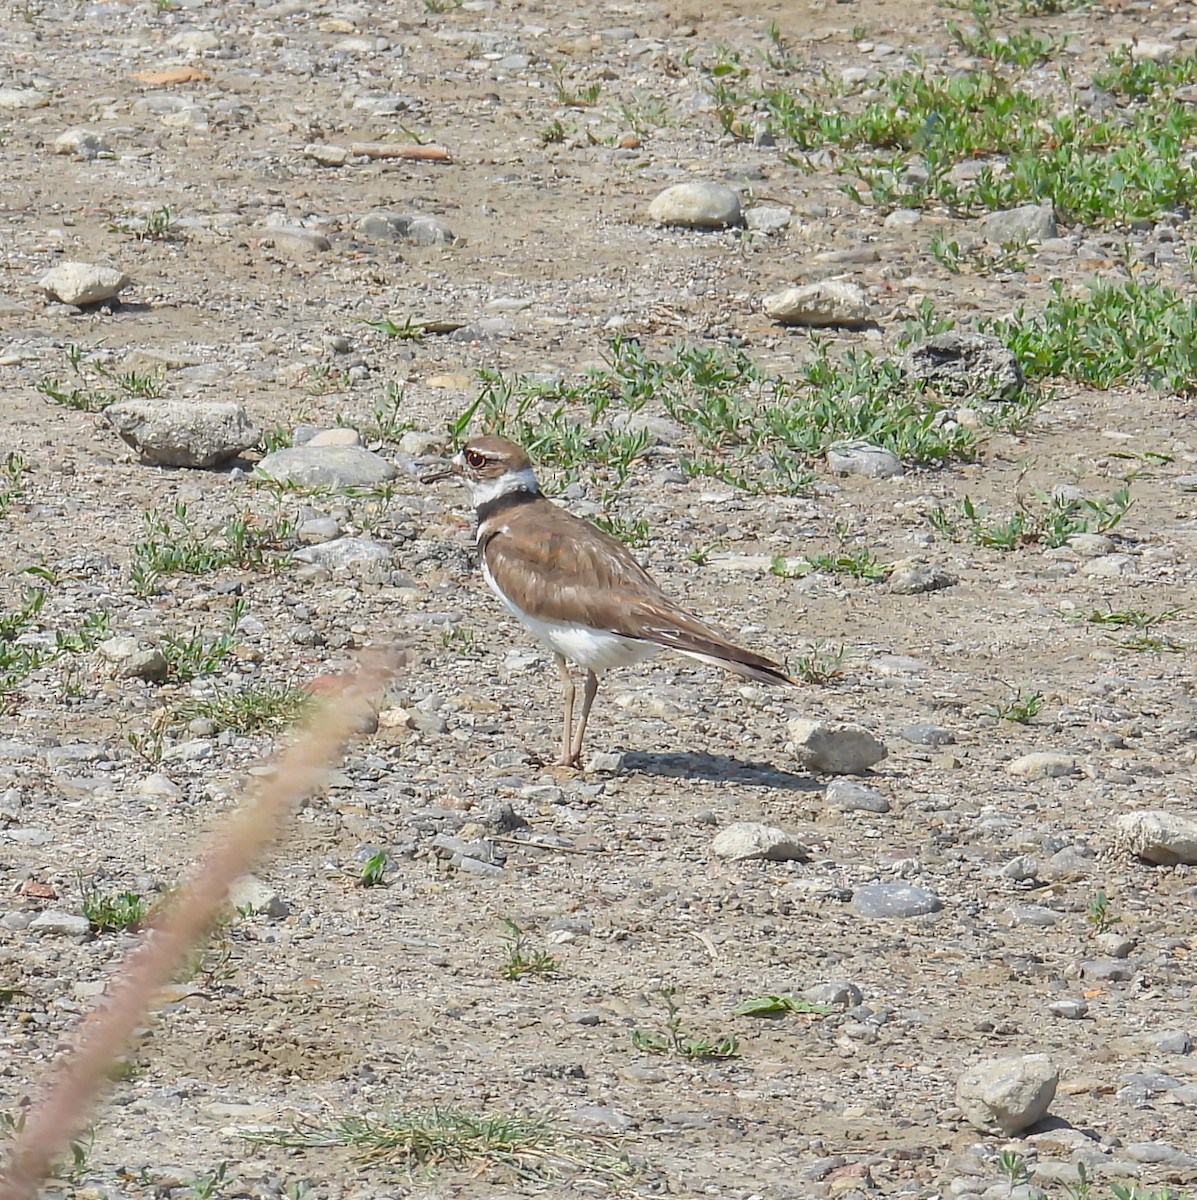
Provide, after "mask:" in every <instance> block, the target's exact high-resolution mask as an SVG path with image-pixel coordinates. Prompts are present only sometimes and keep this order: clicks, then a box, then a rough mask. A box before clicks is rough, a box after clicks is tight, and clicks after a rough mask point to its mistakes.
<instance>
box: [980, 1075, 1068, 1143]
mask: <svg viewBox="0 0 1197 1200" xmlns="http://www.w3.org/2000/svg"><path fill="white" fill-rule="evenodd" d="M1059 1080H1060V1072H1059V1070H1058V1069H1057V1068H1056V1066H1055V1064H1054V1063H1053V1062H1052V1061H1051V1059H1050V1058H1048V1056H1047V1055H1046V1054H1025V1055H1020V1056H1017V1057H1011V1058H997V1059H990V1060H988V1061H986V1062H983V1063H979V1064H978V1065H977V1066H975V1067H973V1068H972V1069H971V1070H969V1071H966V1072H965V1073H964V1074H963V1075H961V1076H960V1078H959V1080H958V1081H957V1083H956V1103H957V1105H958V1106H959V1107H960V1110H961V1112H962V1113H963V1114H964V1118H965V1120H966V1121H968V1122H969V1124H970V1125H973V1126H975V1127H976V1128H977V1129H980V1130H983V1131H984V1132H986V1133H1000V1134H1004V1135H1005V1136H1007V1137H1009V1136H1011V1135H1012V1134H1016V1133H1019V1132H1021V1131H1022V1130H1024V1129H1026V1128H1027V1127H1028V1126H1030V1125H1034V1124H1035V1122H1036V1121H1038V1120H1039V1118H1040V1117H1042V1116H1043V1115H1044V1114H1045V1113H1046V1112H1047V1110H1048V1109H1049V1108H1050V1107H1051V1102H1052V1101H1053V1100H1054V1099H1055V1096H1056V1084H1057V1083H1058V1082H1059Z"/></svg>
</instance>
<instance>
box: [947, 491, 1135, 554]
mask: <svg viewBox="0 0 1197 1200" xmlns="http://www.w3.org/2000/svg"><path fill="white" fill-rule="evenodd" d="M1131 504H1132V500H1131V495H1130V489H1129V488H1127V487H1122V488H1119V489H1118V490H1117V491H1116V492H1114V493H1113V494H1112V495H1110V496H1089V497H1081V498H1080V499H1076V498H1073V497H1070V496H1066V495H1063V494H1059V493H1057V494H1054V495H1051V494H1048V493H1046V492H1042V491H1039V490H1035V491H1034V492H1033V493H1032V494H1031V496H1023V497H1019V500H1018V507H1017V508H1016V509H1015V511H1014V512H1013V513H1009V514H1006V515H1003V516H999V517H994V516H991V515H990V513H989V510H988V507H987V506H986V505H984V504H977V503H976V502H974V500H973V499H972V497H971V496H965V497H964V499H963V500H962V501H961V502H960V504H959V505H958V506H957V508H956V509H955V510H954V511H948V510H946V509H944V508H942V507H940V508H936V509H933V510H932V511H931V512H930V513H928V515H927V520H928V522H929V523H930V525H931V527H932V528H933V529H934V530H935V531H936V533H938V534H939V535H940V537H942V538H945V539H946V540H948V541H953V542H960V541H971V542H972V543H973V544H974V545H977V546H991V547H993V548H994V549H997V550H1016V549H1019V548H1020V547H1023V546H1032V545H1039V546H1044V547H1047V548H1049V549H1053V548H1055V547H1058V546H1063V545H1064V544H1065V542H1067V541H1068V539H1069V538H1070V537H1072V536H1073V535H1074V534H1077V533H1108V532H1109V531H1110V530H1111V529H1113V528H1114V527H1115V526H1117V525H1118V523H1119V522H1120V521H1121V520H1122V518H1123V517H1124V516H1125V515H1126V513H1127V510H1128V509H1129V508H1130V507H1131Z"/></svg>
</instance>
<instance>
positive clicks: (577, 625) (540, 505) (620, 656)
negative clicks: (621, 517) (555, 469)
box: [453, 437, 794, 766]
mask: <svg viewBox="0 0 1197 1200" xmlns="http://www.w3.org/2000/svg"><path fill="white" fill-rule="evenodd" d="M453 465H454V469H455V471H456V472H457V473H458V474H460V475H461V476H462V477H463V478H464V480H465V482H466V485H467V486H468V487H469V489H470V492H471V495H472V498H473V500H474V504H475V507H476V509H477V514H478V535H477V537H478V551H479V556H480V558H481V560H482V573H483V575H484V576H485V578H486V581H487V583H488V584H490V586H491V588H492V589H493V591H494V592H495V594H496V595H497V596H498V597H499V599H500V600H501V601H502V602H503V603H504V604H505V605H506V606H507V608H509V609H510V610H511V612H512V613H514V614H515V616H517V617H518V618H519V619H520V620H521V621H522V622H523V623H524V624H525V625H526V626H527V627H528V628H529V629H530V630H531V631H532V632H533V633H534V634H535V635H536V636H537V637H538V638H539V639H540V640H541V641H542V642H544V643H545V644H546V645H547V646H549V648H550V649H551V650H552V651H553V653H554V655H555V657H556V659H557V668H558V671H559V673H560V675H561V678H562V681H563V684H564V686H565V722H564V726H565V727H564V734H563V740H562V751H561V758H560V760H559V761H560V762H561V763H562V764H563V765H568V766H576V765H577V764H578V762H579V761H580V759H581V753H582V739H583V737H584V735H585V732H586V721H587V718H588V717H589V715H590V706H591V704H592V703H593V701H594V696H595V693H596V692H597V691H598V681H599V676H600V675H601V673H602V672H604V671H607V670H610V669H611V668H613V667H619V666H626V665H627V664H629V663H634V662H639V661H641V660H643V659H645V658H648V657H650V656H651V655H653V654H656V653H657V652H658V651H659V650H663V649H665V650H674V651H677V652H678V653H680V654H685V655H687V656H688V657H690V658H695V659H698V660H699V661H700V662H706V663H712V664H714V665H716V666H720V667H724V668H726V669H727V670H729V671H734V672H735V673H736V674H738V675H742V676H744V677H745V678H748V679H754V680H757V681H758V682H761V683H769V684H793V682H794V681H793V680H792V679H790V678H789V676H787V675H786V673H785V671H784V670H783V669H782V668H781V667H780V666H778V664H777V663H775V662H772V661H771V660H770V659H767V658H765V657H763V656H762V655H759V654H756V653H754V652H753V651H751V650H746V649H744V648H743V647H740V646H737V645H735V644H734V643H732V642H729V641H728V640H727V639H726V638H724V637H722V636H721V635H720V634H719V633H717V632H716V631H715V630H713V629H712V628H711V627H710V626H709V625H707V624H705V623H704V622H703V621H701V620H699V619H698V617H696V616H694V614H693V613H690V612H688V611H687V610H686V609H684V608H682V607H681V606H679V605H678V604H676V603H675V602H674V601H672V600H671V599H670V598H669V597H668V596H666V595H665V593H664V592H663V591H661V589H660V588H659V587H658V586H657V584H656V583H655V582H654V580H653V579H652V577H651V576H650V575H649V574H648V572H647V571H646V570H645V569H644V568H643V567H642V566H641V565H640V563H638V562H637V561H636V559H635V558H634V557H633V556H632V554H631V553H630V552H629V551H628V549H627V547H626V546H624V545H623V543H622V542H619V541H617V540H616V539H615V538H613V537H611V536H610V535H609V534H606V533H604V532H603V531H602V530H601V529H599V528H597V527H596V526H594V525H592V524H591V523H590V522H589V521H584V520H582V519H581V518H580V517H575V516H574V515H573V514H572V513H570V512H567V511H566V510H565V509H563V508H560V507H558V506H557V505H556V504H553V503H552V502H551V501H550V500H547V499H546V498H545V497H544V496H542V495H541V493H540V488H539V486H538V485H537V483H536V476H535V473H534V472H533V469H532V464H531V461H530V460H529V458H528V456H527V454H526V453H525V452H524V451H523V450H522V449H521V448H520V447H519V446H517V445H516V444H515V443H514V442H509V441H507V440H506V439H505V438H497V437H478V438H473V439H471V440H470V441H469V442H467V443H466V445H465V447H464V449H463V450H462V451H461V453H460V454H458V455H457V456H456V457H455V458H454V460H453ZM567 660H568V662H573V663H576V664H577V665H578V666H580V667H583V668H584V669H585V670H586V672H587V675H586V690H585V694H584V698H583V707H582V713H581V718H580V721H579V724H578V728H577V730H576V732H574V731H572V730H571V725H572V718H573V701H574V685H573V680H572V678H571V676H570V674H569V669H568V666H567V665H566V663H567Z"/></svg>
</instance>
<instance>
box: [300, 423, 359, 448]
mask: <svg viewBox="0 0 1197 1200" xmlns="http://www.w3.org/2000/svg"><path fill="white" fill-rule="evenodd" d="M361 444H362V435H361V434H360V433H358V431H357V430H356V429H350V428H348V427H347V426H344V425H341V426H338V427H337V428H336V429H322V430H320V432H319V433H317V434H315V435H314V436H312V437H310V438H309V439H308V440H307V441H306V442H305V443H304V445H306V446H311V447H313V448H317V449H318V448H319V447H320V446H360V445H361Z"/></svg>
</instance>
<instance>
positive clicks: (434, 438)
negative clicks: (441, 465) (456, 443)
mask: <svg viewBox="0 0 1197 1200" xmlns="http://www.w3.org/2000/svg"><path fill="white" fill-rule="evenodd" d="M444 448H445V439H444V437H443V436H441V435H439V434H435V433H423V432H421V431H420V430H418V429H409V430H408V431H407V432H406V433H405V434H404V435H403V436H402V437H401V438H400V439H399V453H400V454H408V455H410V456H411V457H412V458H425V457H426V456H428V455H432V454H440V453H441V451H442V450H444Z"/></svg>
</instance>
